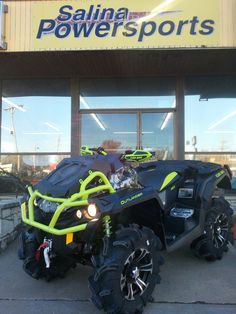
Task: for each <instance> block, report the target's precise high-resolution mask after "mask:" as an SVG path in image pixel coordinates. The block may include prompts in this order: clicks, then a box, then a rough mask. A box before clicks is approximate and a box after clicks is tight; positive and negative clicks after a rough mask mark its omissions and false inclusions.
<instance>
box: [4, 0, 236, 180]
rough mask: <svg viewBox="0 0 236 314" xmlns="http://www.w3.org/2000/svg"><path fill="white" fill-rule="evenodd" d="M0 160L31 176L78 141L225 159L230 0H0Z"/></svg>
mask: <svg viewBox="0 0 236 314" xmlns="http://www.w3.org/2000/svg"><path fill="white" fill-rule="evenodd" d="M0 16H1V21H0V25H1V27H0V32H1V40H0V47H1V50H0V94H1V95H2V97H0V109H1V110H0V115H1V116H0V118H1V132H0V142H1V145H0V166H1V167H3V168H5V169H6V170H9V171H13V172H15V173H18V174H20V176H21V177H22V178H24V179H27V180H30V181H32V182H35V181H38V180H39V179H40V178H41V177H42V176H43V175H45V174H46V173H48V172H49V171H51V170H52V169H53V168H54V167H55V165H56V164H57V163H58V162H59V161H60V160H61V159H62V158H64V157H65V156H70V155H77V154H79V150H80V146H81V145H89V146H92V147H97V146H103V147H104V148H106V149H107V150H109V151H111V152H117V151H118V152H119V151H124V150H127V149H135V148H145V149H148V150H151V151H155V152H156V156H157V158H159V159H173V158H174V159H176V158H180V159H181V158H187V159H201V160H209V161H214V162H219V163H223V164H226V163H228V164H229V165H230V166H231V168H232V170H233V171H234V174H235V175H236V136H235V134H236V58H235V49H234V47H235V46H236V19H235V16H236V2H235V1H234V0H227V1H223V0H208V1H207V2H206V1H203V0H200V1H190V0H165V1H164V0H163V1H160V0H151V1H148V3H145V4H143V3H137V1H134V0H129V1H126V2H125V7H124V2H122V1H118V0H116V1H102V2H101V1H93V3H92V4H91V2H90V1H61V0H60V1H44V0H42V1H39V0H38V1H37V0H32V1H31V0H28V1H27V0H25V1H17V0H15V1H14V0H11V1H7V0H5V1H0Z"/></svg>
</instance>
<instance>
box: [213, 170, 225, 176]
mask: <svg viewBox="0 0 236 314" xmlns="http://www.w3.org/2000/svg"><path fill="white" fill-rule="evenodd" d="M224 173H225V171H224V170H220V171H219V172H217V173H216V175H215V176H216V178H219V177H220V176H222V175H223V174H224Z"/></svg>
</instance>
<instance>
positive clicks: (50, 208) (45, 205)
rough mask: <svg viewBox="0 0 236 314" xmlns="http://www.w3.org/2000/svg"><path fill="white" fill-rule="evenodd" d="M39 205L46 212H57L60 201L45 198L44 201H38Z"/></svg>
mask: <svg viewBox="0 0 236 314" xmlns="http://www.w3.org/2000/svg"><path fill="white" fill-rule="evenodd" d="M38 206H39V208H40V209H42V211H44V212H45V213H55V211H56V209H57V207H58V206H59V203H55V202H49V201H46V200H43V201H42V202H38Z"/></svg>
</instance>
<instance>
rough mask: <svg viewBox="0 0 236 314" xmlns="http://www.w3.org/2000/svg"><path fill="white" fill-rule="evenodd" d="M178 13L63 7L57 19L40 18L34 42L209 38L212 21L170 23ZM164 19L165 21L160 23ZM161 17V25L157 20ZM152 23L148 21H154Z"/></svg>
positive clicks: (194, 17) (190, 19)
mask: <svg viewBox="0 0 236 314" xmlns="http://www.w3.org/2000/svg"><path fill="white" fill-rule="evenodd" d="M178 13H181V11H180V10H175V11H173V10H172V11H163V12H158V13H157V14H153V13H150V12H130V11H129V9H128V8H125V7H122V8H119V9H117V10H115V9H113V8H102V6H101V4H98V5H97V6H94V5H91V6H90V8H89V10H88V11H86V10H85V9H74V8H73V6H71V5H64V6H62V7H61V8H60V9H59V16H58V17H57V18H56V19H42V20H41V21H40V24H39V29H38V32H37V39H41V38H43V36H45V35H54V36H55V37H56V38H59V39H63V38H67V37H69V36H73V37H74V38H78V39H79V38H81V37H82V38H89V37H90V36H91V35H92V34H95V36H96V37H97V38H106V37H108V36H109V37H117V36H118V35H119V36H120V35H121V36H124V37H129V38H130V37H136V38H137V40H138V42H143V41H144V40H145V38H147V37H150V36H154V35H156V36H162V37H165V36H170V35H175V36H181V35H190V36H196V35H201V36H208V35H211V34H212V33H213V32H214V26H215V21H214V20H212V19H205V20H201V19H200V18H199V17H198V16H192V17H191V18H189V19H184V20H181V19H180V20H178V21H177V22H176V21H173V20H171V19H170V18H169V16H170V15H173V14H178ZM163 16H167V17H168V18H167V19H164V20H163ZM157 17H161V20H160V22H158V21H157V20H156V18H157ZM154 18H155V21H154V20H151V19H154Z"/></svg>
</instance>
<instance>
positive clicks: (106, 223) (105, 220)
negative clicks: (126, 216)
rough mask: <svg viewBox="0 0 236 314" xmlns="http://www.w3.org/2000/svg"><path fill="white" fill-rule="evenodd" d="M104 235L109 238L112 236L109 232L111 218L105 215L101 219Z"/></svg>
mask: <svg viewBox="0 0 236 314" xmlns="http://www.w3.org/2000/svg"><path fill="white" fill-rule="evenodd" d="M102 221H103V226H104V234H105V235H106V236H107V237H108V238H109V237H110V236H111V235H112V231H111V228H112V227H111V216H110V215H106V216H104V217H103V220H102Z"/></svg>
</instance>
